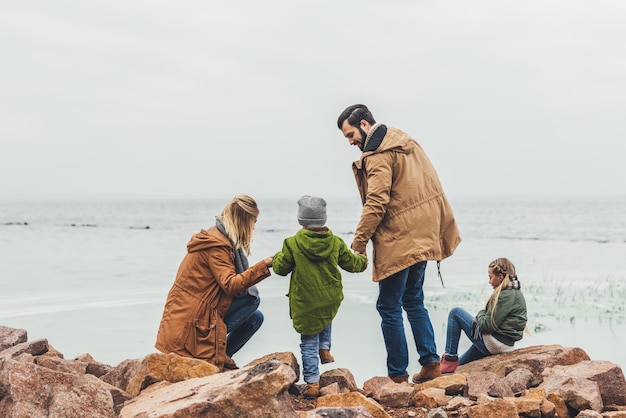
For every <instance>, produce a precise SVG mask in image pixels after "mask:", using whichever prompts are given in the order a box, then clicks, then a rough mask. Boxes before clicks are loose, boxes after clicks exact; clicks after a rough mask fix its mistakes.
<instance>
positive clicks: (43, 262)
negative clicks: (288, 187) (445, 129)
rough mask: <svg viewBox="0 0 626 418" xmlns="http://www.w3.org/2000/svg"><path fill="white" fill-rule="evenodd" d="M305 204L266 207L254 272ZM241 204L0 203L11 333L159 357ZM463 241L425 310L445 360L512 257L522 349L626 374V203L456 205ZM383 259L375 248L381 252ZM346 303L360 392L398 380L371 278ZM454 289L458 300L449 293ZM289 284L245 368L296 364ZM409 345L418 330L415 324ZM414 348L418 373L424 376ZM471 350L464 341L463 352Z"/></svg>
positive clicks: (341, 226)
mask: <svg viewBox="0 0 626 418" xmlns="http://www.w3.org/2000/svg"><path fill="white" fill-rule="evenodd" d="M298 197H299V195H298V196H294V197H293V199H257V200H258V203H259V206H260V209H261V215H260V217H259V220H258V222H257V228H256V231H255V237H254V242H253V246H252V255H251V256H250V262H251V263H254V262H256V261H259V260H260V259H262V258H264V257H266V256H268V255H271V254H274V253H275V252H276V251H278V250H279V249H280V248H281V244H282V240H283V239H284V238H285V237H287V236H290V235H293V234H294V233H295V232H296V231H297V230H298V228H299V225H298V223H297V221H296V211H297V204H296V200H297V198H298ZM227 200H228V199H219V198H213V199H211V198H208V199H203V200H166V199H164V200H156V199H153V200H102V201H95V200H76V201H57V200H24V201H16V200H4V201H2V200H0V292H1V293H0V325H4V326H9V327H15V328H22V329H26V330H27V331H28V336H29V340H34V339H38V338H47V339H48V342H49V343H50V344H51V345H52V346H54V347H55V348H56V349H57V350H59V351H61V352H62V353H63V354H64V355H65V357H66V358H73V357H76V356H78V355H80V354H83V353H89V354H91V355H92V356H93V357H94V358H95V359H96V360H98V361H100V362H103V363H107V364H110V365H112V366H115V365H117V364H118V363H119V362H121V361H122V360H124V359H128V358H142V357H144V356H145V355H147V354H149V353H153V352H156V350H155V348H154V346H153V345H154V341H155V337H156V331H157V328H158V325H159V320H160V318H161V313H162V309H163V304H164V302H165V298H166V295H167V292H168V290H169V289H170V287H171V285H172V283H173V280H174V277H175V274H176V270H177V268H178V265H179V263H180V261H181V259H182V257H183V255H184V253H185V249H186V244H187V241H188V240H189V238H190V237H191V235H192V234H194V233H195V232H197V231H199V230H200V229H201V228H206V227H208V226H210V225H212V224H213V223H214V216H215V215H216V214H218V213H219V212H220V211H221V209H222V208H223V206H224V205H225V204H226V203H227ZM327 201H328V226H329V227H330V228H331V229H332V230H333V232H334V233H335V234H336V235H338V236H340V237H342V238H343V239H344V240H345V241H346V243H348V244H350V242H351V239H352V233H353V230H354V227H355V226H356V223H357V221H358V217H359V214H360V203H359V202H358V201H355V200H352V199H345V198H344V199H332V198H327ZM452 205H453V209H454V211H455V214H456V217H457V220H458V223H459V227H460V230H461V235H462V237H463V242H462V243H461V245H460V246H459V248H458V249H457V251H456V253H455V254H454V255H453V256H452V257H450V258H448V259H446V260H444V261H443V262H442V263H441V273H442V275H443V280H444V285H442V283H441V282H440V280H439V278H438V277H437V269H436V265H435V263H434V262H432V263H430V264H429V266H428V268H427V272H426V275H427V276H426V285H425V293H426V305H427V307H428V309H429V312H430V314H431V318H432V322H433V325H434V328H435V333H436V339H437V346H438V349H439V351H440V352H443V348H444V344H445V328H446V321H447V313H448V310H449V309H450V308H452V307H454V306H462V307H464V308H466V309H468V310H470V311H472V312H473V311H478V310H479V309H481V308H482V307H483V305H484V303H485V301H486V300H487V298H488V296H489V294H490V293H491V288H490V286H489V284H488V281H487V265H488V263H489V262H490V261H491V260H493V259H495V258H497V257H508V258H509V259H510V260H511V261H513V263H514V264H515V266H516V267H517V272H518V276H519V278H520V281H521V283H522V289H523V291H524V294H525V296H526V301H527V305H528V315H529V321H528V332H527V333H526V335H525V336H524V338H523V339H522V341H520V342H519V343H518V344H517V346H518V347H524V346H529V345H537V344H560V345H563V346H568V347H574V346H576V347H580V348H582V349H584V350H585V351H586V352H587V354H589V356H590V357H591V358H592V359H594V360H608V361H612V362H615V363H617V364H619V365H620V366H621V367H622V368H624V366H626V311H625V309H624V299H625V297H626V196H622V197H607V198H594V199H591V198H560V199H554V198H553V199H545V198H538V197H537V198H532V197H517V198H508V199H504V200H503V199H501V198H500V199H494V198H489V199H487V198H484V199H482V198H459V199H455V200H452ZM369 250H371V249H369ZM343 282H344V293H345V300H344V302H343V304H342V306H341V309H340V311H339V313H338V315H337V317H336V319H335V321H334V323H333V345H332V352H333V355H334V356H335V360H336V361H335V362H334V363H330V364H326V365H323V366H321V371H322V372H323V371H325V370H329V369H331V368H337V367H341V368H348V369H350V370H351V371H352V373H353V374H354V376H355V379H356V380H357V383H359V384H362V383H363V381H364V380H367V379H369V378H370V377H373V376H384V375H386V367H385V357H386V354H385V349H384V344H383V341H382V335H381V331H380V320H379V317H378V313H377V312H376V309H375V301H376V296H377V291H378V289H377V285H376V284H375V283H373V282H372V281H371V271H370V270H369V269H368V270H366V271H365V272H363V273H358V274H354V273H347V272H344V274H343ZM444 286H445V287H444ZM287 288H288V278H287V277H282V276H278V275H272V276H271V277H269V278H268V279H266V280H265V281H263V282H262V283H261V284H260V285H259V289H260V292H261V298H262V302H261V310H262V311H263V313H264V315H265V322H264V324H263V326H262V327H261V329H260V330H259V332H258V333H257V334H256V335H255V336H254V337H253V338H252V339H251V340H250V342H249V343H248V344H247V345H246V346H245V347H244V348H243V349H242V350H241V351H240V352H239V353H237V354H236V355H235V356H234V359H235V360H236V361H237V362H238V363H239V364H240V365H243V364H245V363H247V362H248V361H251V360H253V359H256V358H258V357H261V356H263V355H265V354H269V353H272V352H280V351H291V352H293V353H294V354H295V355H296V357H297V358H298V359H299V358H300V354H299V335H298V334H297V333H296V332H295V331H294V329H293V328H292V326H291V321H290V319H289V315H288V307H287V298H286V297H285V294H286V293H287ZM407 335H408V336H409V338H410V335H411V334H410V329H409V328H408V325H407ZM409 341H410V351H411V352H412V354H411V365H410V369H409V373H415V372H417V371H418V370H419V368H420V366H419V363H418V358H417V355H416V354H415V347H414V344H413V343H412V342H411V340H410V339H409ZM466 347H467V340H465V339H463V338H462V346H461V348H462V349H463V348H466Z"/></svg>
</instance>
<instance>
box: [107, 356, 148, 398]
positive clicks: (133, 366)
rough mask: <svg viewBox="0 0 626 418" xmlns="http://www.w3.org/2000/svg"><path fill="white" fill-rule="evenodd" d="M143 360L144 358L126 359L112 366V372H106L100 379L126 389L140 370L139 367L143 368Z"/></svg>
mask: <svg viewBox="0 0 626 418" xmlns="http://www.w3.org/2000/svg"><path fill="white" fill-rule="evenodd" d="M141 361H142V359H127V360H124V361H122V362H121V363H120V364H118V365H117V366H115V367H114V368H112V369H111V371H110V372H108V373H106V374H105V375H103V376H100V379H101V380H102V381H103V382H106V383H108V384H110V385H113V386H115V387H118V388H120V389H122V390H123V391H126V389H127V388H128V384H129V383H130V381H131V380H132V379H133V377H135V375H136V374H137V373H138V372H139V369H141Z"/></svg>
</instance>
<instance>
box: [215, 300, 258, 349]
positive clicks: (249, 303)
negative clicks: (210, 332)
mask: <svg viewBox="0 0 626 418" xmlns="http://www.w3.org/2000/svg"><path fill="white" fill-rule="evenodd" d="M260 303H261V298H257V297H254V296H251V295H246V296H244V297H242V298H233V302H232V303H231V304H230V308H228V311H226V315H224V323H226V332H227V333H228V336H227V337H226V355H227V356H229V357H232V356H233V355H234V354H235V353H236V352H237V351H239V350H240V349H241V347H243V346H244V344H245V343H247V342H248V340H249V339H250V338H251V337H252V336H253V335H254V333H255V332H257V331H258V330H259V328H261V324H263V313H262V312H261V311H259V310H258V307H259V304H260Z"/></svg>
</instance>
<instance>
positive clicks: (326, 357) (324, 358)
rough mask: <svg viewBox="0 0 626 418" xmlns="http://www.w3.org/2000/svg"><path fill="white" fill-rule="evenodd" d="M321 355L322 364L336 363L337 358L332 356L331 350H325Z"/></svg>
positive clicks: (321, 351)
mask: <svg viewBox="0 0 626 418" xmlns="http://www.w3.org/2000/svg"><path fill="white" fill-rule="evenodd" d="M319 354H320V362H321V363H322V364H326V363H332V362H333V361H335V358H334V357H333V355H332V354H330V350H327V349H325V348H323V349H321V350H320V352H319Z"/></svg>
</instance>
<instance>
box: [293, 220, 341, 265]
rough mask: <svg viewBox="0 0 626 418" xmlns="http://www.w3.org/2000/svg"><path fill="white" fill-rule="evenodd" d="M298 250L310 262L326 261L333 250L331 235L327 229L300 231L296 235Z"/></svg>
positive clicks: (303, 229)
mask: <svg viewBox="0 0 626 418" xmlns="http://www.w3.org/2000/svg"><path fill="white" fill-rule="evenodd" d="M295 239H296V245H297V246H298V249H299V250H300V251H302V253H303V254H304V255H305V256H306V257H307V258H308V259H310V260H320V259H326V258H328V257H329V255H330V254H331V253H332V252H333V251H334V250H335V246H334V245H331V244H330V243H332V242H333V233H332V231H330V230H329V229H328V228H326V227H324V228H320V229H319V230H315V231H313V230H310V229H306V228H302V229H300V230H299V231H298V232H297V233H296V235H295Z"/></svg>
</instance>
